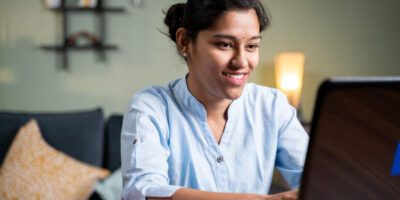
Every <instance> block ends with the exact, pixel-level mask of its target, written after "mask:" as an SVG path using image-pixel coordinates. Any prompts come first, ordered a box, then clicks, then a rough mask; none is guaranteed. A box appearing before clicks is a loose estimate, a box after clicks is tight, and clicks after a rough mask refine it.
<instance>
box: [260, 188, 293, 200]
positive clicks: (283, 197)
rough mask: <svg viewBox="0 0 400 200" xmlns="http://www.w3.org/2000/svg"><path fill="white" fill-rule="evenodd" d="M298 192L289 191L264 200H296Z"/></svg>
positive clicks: (269, 196)
mask: <svg viewBox="0 0 400 200" xmlns="http://www.w3.org/2000/svg"><path fill="white" fill-rule="evenodd" d="M297 193H298V190H291V191H287V192H282V193H278V194H273V195H268V196H267V197H266V198H265V200H297Z"/></svg>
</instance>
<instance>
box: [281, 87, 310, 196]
mask: <svg viewBox="0 0 400 200" xmlns="http://www.w3.org/2000/svg"><path fill="white" fill-rule="evenodd" d="M277 103H278V104H279V105H278V106H277V108H279V109H280V111H279V114H278V116H279V117H278V118H277V119H278V121H277V128H278V149H277V160H276V168H277V169H278V170H279V171H280V172H281V174H282V176H283V177H284V178H285V180H286V181H287V182H288V184H289V186H290V187H291V188H292V189H295V188H298V187H299V186H300V179H301V175H302V173H303V166H304V160H305V156H306V153H307V146H308V140H309V137H308V135H307V133H306V132H305V130H304V128H303V126H302V125H301V124H300V122H299V120H298V119H297V114H296V109H295V108H293V107H292V106H290V105H289V103H288V102H287V100H286V97H285V96H284V95H283V94H281V93H279V95H278V99H277Z"/></svg>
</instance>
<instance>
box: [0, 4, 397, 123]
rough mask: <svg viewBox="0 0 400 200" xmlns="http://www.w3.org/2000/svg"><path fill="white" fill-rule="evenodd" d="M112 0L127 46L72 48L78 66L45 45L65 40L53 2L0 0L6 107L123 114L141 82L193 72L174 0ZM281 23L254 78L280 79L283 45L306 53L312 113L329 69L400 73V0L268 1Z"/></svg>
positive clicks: (88, 22) (1, 89) (0, 83)
mask: <svg viewBox="0 0 400 200" xmlns="http://www.w3.org/2000/svg"><path fill="white" fill-rule="evenodd" d="M142 1H143V4H142V6H141V7H134V6H133V5H131V4H130V2H132V1H122V0H113V1H106V3H107V4H108V5H115V6H122V7H124V8H125V9H126V12H125V13H122V14H107V15H106V22H107V29H106V30H107V41H108V42H109V43H113V44H117V45H118V47H119V48H118V50H116V51H107V52H106V61H105V62H103V61H101V60H100V59H99V58H98V56H97V55H96V54H95V53H93V52H90V51H87V52H82V51H71V52H70V58H69V63H70V70H69V71H63V70H61V69H60V65H59V56H57V54H56V53H55V52H52V51H43V50H41V49H40V48H39V46H40V45H42V44H52V43H56V42H57V41H59V39H60V33H61V29H60V27H61V15H60V14H59V13H55V12H53V11H49V10H47V9H46V8H45V7H44V5H43V2H44V0H43V1H40V0H36V1H28V0H25V1H13V0H0V5H1V6H0V110H23V111H59V110H78V109H83V108H93V107H96V106H101V107H102V108H104V110H105V113H106V114H107V115H109V114H111V113H121V112H123V110H124V108H125V106H126V103H127V102H128V99H129V97H130V96H131V95H132V94H133V93H134V92H135V91H137V90H139V89H140V88H143V87H146V86H149V85H153V84H165V83H167V82H168V81H169V80H172V79H175V78H177V77H181V76H183V75H184V74H185V73H186V67H185V65H184V63H183V61H182V60H180V59H179V58H178V57H177V56H176V53H175V52H176V51H175V47H174V45H173V43H171V42H170V41H169V40H168V38H167V37H165V36H164V35H162V34H161V33H160V32H159V29H160V30H165V28H164V26H163V24H162V20H163V14H162V10H163V9H167V8H168V7H169V5H171V4H172V3H174V2H176V1H173V0H162V1H160V0H142ZM265 2H266V3H267V5H268V7H269V10H270V11H271V13H272V17H273V24H272V26H271V28H270V29H269V30H268V31H267V32H265V33H264V35H263V41H262V49H261V60H260V65H259V67H258V69H257V70H256V71H255V73H254V74H253V76H252V79H251V80H252V81H254V82H257V83H259V84H265V85H269V86H274V69H273V58H274V56H275V55H276V54H277V53H279V52H281V51H304V52H305V53H306V68H305V80H304V90H303V95H302V109H303V111H304V116H305V118H306V120H309V119H310V118H311V113H312V109H313V103H314V98H315V92H316V90H317V87H318V85H319V84H320V82H321V81H322V80H323V79H325V78H326V77H329V76H348V75H400V65H399V61H397V59H396V56H397V55H398V54H399V52H400V38H399V37H398V36H399V35H400V26H399V21H398V19H400V12H397V11H398V10H399V9H400V1H396V0H384V1H375V0H336V1H332V0H267V1H265ZM94 22H95V18H93V16H92V15H90V14H74V15H73V16H71V24H70V25H71V27H72V30H71V32H74V31H77V30H80V29H88V30H92V29H94V28H95V27H94V26H93V24H94Z"/></svg>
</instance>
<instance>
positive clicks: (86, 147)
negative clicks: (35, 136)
mask: <svg viewBox="0 0 400 200" xmlns="http://www.w3.org/2000/svg"><path fill="white" fill-rule="evenodd" d="M31 118H35V119H37V121H38V123H39V126H40V128H41V130H42V134H43V137H44V139H45V140H46V141H47V142H48V143H49V144H50V145H51V146H53V147H54V148H56V149H58V150H60V151H62V152H64V153H66V154H68V155H70V156H72V157H74V158H76V159H78V160H81V161H83V162H86V163H88V164H91V165H95V166H102V163H103V150H104V149H103V143H104V129H103V123H104V119H103V112H102V110H101V109H99V108H98V109H95V110H90V111H79V112H68V113H15V112H0V164H1V163H2V162H3V159H4V157H5V155H6V153H7V150H8V148H9V147H10V145H11V142H12V140H13V138H14V137H15V133H16V132H17V131H18V129H19V127H21V126H22V125H23V124H25V123H26V122H28V120H29V119H31Z"/></svg>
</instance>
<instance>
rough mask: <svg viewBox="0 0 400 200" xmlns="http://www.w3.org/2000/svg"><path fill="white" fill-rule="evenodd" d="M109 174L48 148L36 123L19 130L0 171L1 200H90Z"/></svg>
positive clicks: (30, 123)
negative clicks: (97, 185)
mask: <svg viewBox="0 0 400 200" xmlns="http://www.w3.org/2000/svg"><path fill="white" fill-rule="evenodd" d="M108 174H109V171H108V170H105V169H100V168H97V167H94V166H90V165H88V164H85V163H83V162H80V161H78V160H76V159H74V158H72V157H70V156H68V155H66V154H64V153H62V152H60V151H58V150H56V149H54V148H53V147H51V146H49V145H48V144H47V143H46V141H45V140H44V139H43V137H42V135H41V132H40V129H39V127H38V124H37V122H36V120H31V121H29V122H28V123H27V124H26V125H24V126H22V127H21V129H20V130H19V131H18V133H17V135H16V137H15V139H14V140H13V143H12V145H11V147H10V149H9V151H8V153H7V156H6V158H5V160H4V162H3V165H2V166H1V169H0V199H4V200H8V199H21V200H23V199H59V200H64V199H65V200H67V199H68V200H70V199H75V200H79V199H87V198H88V197H89V195H90V194H91V193H92V191H93V185H94V184H95V182H96V180H97V179H99V178H104V177H106V176H107V175H108Z"/></svg>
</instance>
